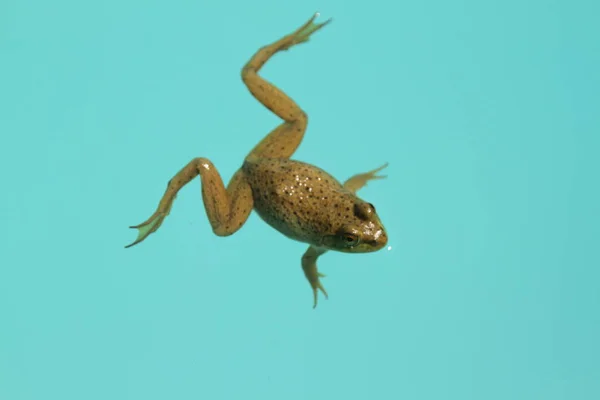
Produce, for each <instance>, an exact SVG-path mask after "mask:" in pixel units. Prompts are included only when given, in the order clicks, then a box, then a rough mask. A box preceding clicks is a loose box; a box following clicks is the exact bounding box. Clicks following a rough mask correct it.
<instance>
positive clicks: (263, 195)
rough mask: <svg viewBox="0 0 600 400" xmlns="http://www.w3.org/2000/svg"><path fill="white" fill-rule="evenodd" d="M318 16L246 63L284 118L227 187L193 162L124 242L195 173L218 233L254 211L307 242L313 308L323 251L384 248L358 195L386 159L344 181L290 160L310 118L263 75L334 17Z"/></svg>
mask: <svg viewBox="0 0 600 400" xmlns="http://www.w3.org/2000/svg"><path fill="white" fill-rule="evenodd" d="M315 17H316V15H315ZM315 17H313V18H312V19H311V20H310V21H308V22H307V23H306V24H304V25H303V26H302V27H301V28H299V29H298V30H297V31H295V32H294V33H292V34H291V35H287V36H285V37H283V38H282V39H280V40H278V41H277V42H275V43H273V44H271V45H268V46H265V47H263V48H261V49H260V50H258V52H257V53H256V54H255V55H254V57H252V59H251V60H250V61H249V62H248V63H247V64H246V66H244V68H243V69H242V80H243V81H244V83H245V84H246V86H247V87H248V89H249V90H250V92H251V93H252V95H253V96H254V97H255V98H256V99H257V100H259V101H260V102H261V103H262V104H263V105H264V106H265V107H267V108H268V109H269V110H271V111H272V112H274V113H275V114H277V115H278V116H279V117H280V118H282V119H283V120H284V121H285V122H283V123H282V124H281V125H279V126H278V127H277V128H275V129H274V130H273V131H272V132H271V133H269V134H268V135H267V136H266V137H265V138H264V139H263V140H262V141H261V142H260V143H259V144H258V145H256V147H255V148H254V149H253V150H252V151H251V152H250V153H249V154H248V156H247V157H246V159H245V161H244V163H243V165H242V167H241V168H240V169H239V170H238V171H237V172H236V173H235V175H234V176H233V177H232V179H231V181H230V182H229V184H228V185H227V187H225V186H224V184H223V181H222V179H221V176H220V175H219V173H218V171H217V170H216V168H215V167H214V165H213V164H212V163H211V162H210V161H209V160H208V159H206V158H195V159H193V160H192V161H191V162H189V163H188V164H187V165H186V166H185V167H184V168H183V169H182V170H181V171H179V172H178V173H177V174H176V175H175V176H174V177H173V178H172V179H171V180H170V181H169V183H168V185H167V190H166V192H165V194H164V196H163V198H162V199H161V201H160V203H159V205H158V208H157V210H156V212H155V213H154V214H153V215H152V216H151V217H150V218H149V219H148V220H146V221H145V222H144V223H142V224H140V225H137V226H134V227H132V228H136V229H138V230H139V233H138V238H137V239H136V241H135V242H133V243H132V244H130V245H128V246H126V247H131V246H133V245H135V244H137V243H140V242H141V241H143V240H144V239H145V238H146V237H148V235H150V234H151V233H153V232H155V231H156V230H157V229H158V228H159V227H160V225H161V224H162V222H163V220H164V218H165V217H166V216H167V215H168V214H169V211H170V210H171V206H172V204H173V201H174V199H175V196H176V194H177V192H178V191H179V190H180V189H181V188H182V187H183V186H184V185H186V184H187V183H188V182H189V181H191V180H192V179H193V178H195V177H196V176H198V175H200V179H201V182H202V198H203V201H204V207H205V210H206V214H207V216H208V218H209V220H210V223H211V226H212V229H213V232H214V233H215V234H216V235H219V236H228V235H231V234H233V233H235V232H236V231H237V230H238V229H240V228H241V227H242V225H243V224H244V223H245V222H246V220H247V218H248V216H249V215H250V212H251V211H252V209H254V210H255V211H256V212H257V214H258V215H260V217H261V218H262V219H263V220H264V221H265V222H267V223H268V224H269V225H271V226H272V227H273V228H275V229H277V230H278V231H279V232H281V233H282V234H284V235H285V236H287V237H289V238H291V239H294V240H297V241H300V242H304V243H307V244H309V248H308V250H307V251H306V253H305V254H304V256H303V257H302V268H303V269H304V273H305V275H306V277H307V279H308V281H309V283H310V284H311V287H312V289H313V293H314V305H315V306H316V304H317V290H321V291H322V292H323V293H324V294H325V296H327V293H326V292H325V289H324V288H323V286H322V285H321V282H320V280H319V277H322V276H323V275H322V274H320V273H319V272H318V270H317V265H316V260H317V258H318V257H319V256H320V255H321V254H323V253H325V252H326V251H327V250H335V251H342V252H349V253H365V252H372V251H376V250H379V249H381V248H382V247H383V246H385V244H386V243H387V236H386V233H385V230H384V228H383V225H382V224H381V222H380V220H379V217H378V216H377V214H376V212H375V208H374V207H373V205H372V204H370V203H367V202H365V201H363V200H361V199H360V198H358V197H357V196H356V194H355V193H356V191H357V190H358V189H360V188H361V187H363V186H364V185H365V184H366V183H367V181H369V180H371V179H380V178H383V176H378V175H376V173H377V172H379V171H380V170H381V169H382V168H384V167H385V165H384V166H382V167H380V168H377V169H375V170H373V171H370V172H367V173H364V174H358V175H355V176H353V177H351V178H350V179H348V180H347V181H346V182H345V183H344V184H342V183H340V182H338V181H337V180H336V179H335V178H334V177H332V176H331V175H329V174H328V173H327V172H325V171H323V170H321V169H320V168H317V167H315V166H313V165H310V164H306V163H303V162H300V161H294V160H290V157H291V156H292V154H293V153H294V152H295V150H296V149H297V148H298V146H299V145H300V142H301V141H302V138H303V136H304V132H305V130H306V125H307V116H306V114H305V113H304V112H303V111H302V110H301V109H300V107H298V105H296V103H294V101H293V100H292V99H290V98H289V97H288V96H287V95H286V94H285V93H283V92H282V91H281V90H280V89H278V88H277V87H275V86H274V85H272V84H271V83H269V82H267V81H265V80H264V79H262V78H261V77H260V76H259V75H258V71H259V70H260V68H261V67H262V66H263V65H264V64H265V63H266V62H267V60H268V59H269V58H271V56H273V55H274V54H275V53H277V52H278V51H282V50H287V49H288V48H290V47H292V46H294V45H296V44H299V43H303V42H306V41H307V40H308V38H309V36H310V35H311V34H312V33H313V32H315V31H316V30H318V29H320V28H321V27H323V26H324V25H325V24H327V23H328V22H329V21H327V22H325V23H321V24H314V23H313V21H314V19H315Z"/></svg>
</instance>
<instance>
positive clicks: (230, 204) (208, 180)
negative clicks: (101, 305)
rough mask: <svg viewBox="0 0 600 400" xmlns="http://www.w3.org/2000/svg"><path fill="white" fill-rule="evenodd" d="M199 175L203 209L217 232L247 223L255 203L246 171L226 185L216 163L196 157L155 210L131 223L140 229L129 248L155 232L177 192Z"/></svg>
mask: <svg viewBox="0 0 600 400" xmlns="http://www.w3.org/2000/svg"><path fill="white" fill-rule="evenodd" d="M197 175H200V180H201V184H202V200H203V201H204V209H205V210H206V215H207V216H208V219H209V221H210V225H211V226H212V230H213V232H214V233H215V234H216V235H218V236H228V235H231V234H233V233H235V232H236V231H237V230H238V229H240V228H241V227H242V225H244V223H245V222H246V220H247V219H248V216H249V215H250V212H251V211H252V206H253V200H252V190H251V188H250V185H249V184H248V182H247V181H246V177H245V175H244V173H243V172H242V171H241V170H238V171H237V172H236V173H235V175H234V176H233V178H231V181H230V182H229V185H227V188H225V185H223V180H222V179H221V175H220V174H219V172H218V171H217V169H216V168H215V166H214V165H213V163H212V162H210V160H208V159H206V158H195V159H193V160H192V161H190V162H189V163H188V164H187V165H186V166H185V167H183V169H181V171H179V172H178V173H177V174H176V175H175V176H174V177H173V178H172V179H171V180H170V181H169V183H168V184H167V190H166V191H165V194H164V195H163V197H162V199H161V200H160V203H159V204H158V208H157V209H156V211H155V212H154V214H152V216H150V218H148V219H147V220H146V221H144V222H142V223H141V224H139V225H136V226H131V227H130V228H134V229H137V230H138V237H137V238H136V240H135V241H134V242H133V243H131V244H130V245H127V246H125V247H126V248H127V247H131V246H133V245H135V244H138V243H140V242H142V241H143V240H144V239H146V238H147V237H148V235H150V234H151V233H153V232H156V230H157V229H158V228H159V227H160V225H161V224H162V222H163V220H164V219H165V217H166V216H167V215H169V212H170V211H171V207H172V205H173V201H174V200H175V197H176V196H177V192H179V190H180V189H181V188H182V187H184V186H185V185H186V184H187V183H189V182H190V181H191V180H192V179H194V178H195V177H196V176H197Z"/></svg>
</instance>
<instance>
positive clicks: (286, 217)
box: [242, 159, 385, 252]
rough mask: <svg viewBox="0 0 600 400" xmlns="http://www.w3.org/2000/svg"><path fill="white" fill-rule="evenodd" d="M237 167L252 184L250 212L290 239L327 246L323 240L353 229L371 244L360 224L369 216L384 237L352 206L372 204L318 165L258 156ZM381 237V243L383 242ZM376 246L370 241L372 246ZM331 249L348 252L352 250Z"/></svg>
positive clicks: (373, 239)
mask: <svg viewBox="0 0 600 400" xmlns="http://www.w3.org/2000/svg"><path fill="white" fill-rule="evenodd" d="M242 170H243V171H244V172H245V173H246V176H247V179H248V182H249V183H250V187H251V188H252V197H253V199H254V210H255V211H256V212H257V214H258V215H259V216H260V217H261V218H262V219H263V220H264V221H265V222H266V223H268V224H269V225H271V226H272V227H273V228H275V229H277V230H278V231H279V232H281V233H283V234H284V235H285V236H287V237H289V238H290V239H294V240H297V241H300V242H304V243H308V244H311V245H314V246H318V247H327V245H326V244H324V243H323V239H324V238H326V237H328V236H334V235H336V234H342V233H344V232H350V233H351V232H353V231H358V232H359V234H360V235H361V241H362V242H365V241H371V242H374V241H375V238H374V237H373V236H374V234H372V235H371V237H367V232H368V229H367V228H366V227H364V225H365V224H369V223H372V222H373V221H371V220H372V219H374V220H376V221H375V222H376V225H377V226H378V228H379V229H380V230H381V231H380V232H381V233H380V235H381V234H383V235H385V232H384V231H383V226H382V225H381V223H380V222H379V220H378V219H377V218H376V217H375V215H373V216H368V215H367V218H363V214H361V213H360V212H358V213H357V212H356V211H357V207H356V205H357V204H359V205H361V206H363V207H367V208H368V207H373V206H372V205H370V204H369V203H365V202H364V201H362V200H360V199H359V198H358V197H357V196H356V195H355V194H354V193H353V192H352V191H350V190H348V189H345V188H344V186H343V185H342V184H341V183H340V182H338V181H337V180H336V179H335V178H334V177H333V176H331V175H329V174H328V173H327V172H325V171H323V170H322V169H320V168H317V167H315V166H313V165H310V164H306V163H303V162H300V161H294V160H288V159H260V160H258V161H256V162H245V163H244V165H243V167H242ZM373 214H374V213H373ZM375 232H378V230H377V229H376V230H375ZM381 239H382V240H380V243H383V244H385V241H384V240H383V238H381ZM375 247H377V246H376V243H373V250H375ZM334 250H338V251H348V252H351V251H352V248H351V247H345V246H344V247H342V248H336V249H334Z"/></svg>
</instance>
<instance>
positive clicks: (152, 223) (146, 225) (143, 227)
mask: <svg viewBox="0 0 600 400" xmlns="http://www.w3.org/2000/svg"><path fill="white" fill-rule="evenodd" d="M164 219H165V216H164V215H163V214H161V213H154V214H153V215H152V216H151V217H150V218H148V219H147V220H146V221H145V222H142V223H141V224H139V225H135V226H130V228H132V229H137V230H138V236H137V238H136V239H135V241H134V242H133V243H131V244H128V245H127V246H125V248H126V249H127V248H129V247H131V246H134V245H136V244H138V243H140V242H142V241H143V240H144V239H146V238H147V237H148V235H150V234H151V233H153V232H156V230H157V229H158V228H159V227H160V225H161V224H162V222H163V220H164Z"/></svg>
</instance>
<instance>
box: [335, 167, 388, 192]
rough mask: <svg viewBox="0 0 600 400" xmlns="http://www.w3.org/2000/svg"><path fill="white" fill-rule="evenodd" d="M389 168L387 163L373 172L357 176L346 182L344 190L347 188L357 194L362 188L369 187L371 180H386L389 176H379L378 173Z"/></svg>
mask: <svg viewBox="0 0 600 400" xmlns="http://www.w3.org/2000/svg"><path fill="white" fill-rule="evenodd" d="M387 166H388V163H385V164H383V165H382V166H381V167H379V168H375V169H374V170H372V171H369V172H365V173H363V174H356V175H354V176H352V177H351V178H349V179H348V180H347V181H346V182H344V188H346V189H348V190H350V191H352V192H357V191H358V190H360V189H361V188H363V187H365V186H366V185H367V182H369V181H371V180H374V179H385V178H386V177H387V175H377V173H378V172H379V171H381V170H382V169H384V168H385V167H387Z"/></svg>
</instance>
